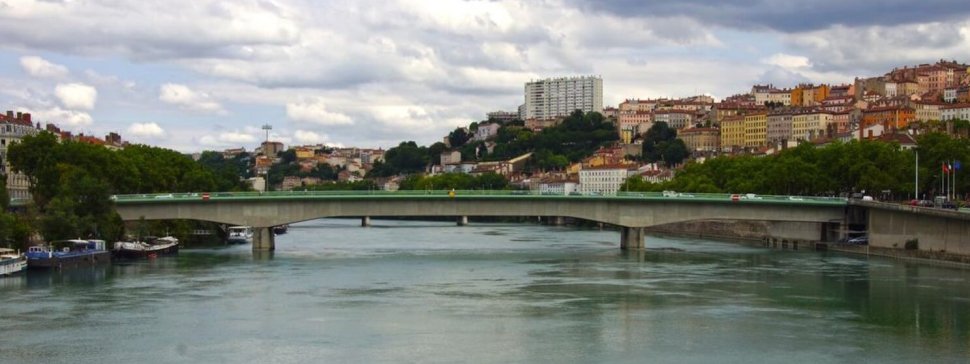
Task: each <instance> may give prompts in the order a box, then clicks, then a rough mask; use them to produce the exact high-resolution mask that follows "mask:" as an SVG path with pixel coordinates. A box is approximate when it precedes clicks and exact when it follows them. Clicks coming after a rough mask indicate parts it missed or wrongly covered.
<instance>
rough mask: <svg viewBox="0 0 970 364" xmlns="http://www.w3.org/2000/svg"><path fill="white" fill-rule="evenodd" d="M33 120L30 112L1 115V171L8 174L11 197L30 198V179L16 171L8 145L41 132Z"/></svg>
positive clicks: (7, 183) (8, 188)
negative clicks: (10, 159) (8, 157)
mask: <svg viewBox="0 0 970 364" xmlns="http://www.w3.org/2000/svg"><path fill="white" fill-rule="evenodd" d="M39 125H40V124H38V125H37V126H35V125H34V124H33V122H32V121H31V117H30V113H24V112H17V113H16V115H15V114H14V112H13V111H7V114H6V115H0V160H2V161H3V163H2V164H0V173H3V174H5V175H6V176H7V181H6V185H7V194H8V196H9V197H10V198H11V199H24V200H26V199H30V180H29V179H28V178H27V176H26V175H25V174H23V173H21V172H14V171H13V170H12V169H11V168H10V161H9V160H8V159H7V147H9V146H10V144H11V143H15V142H18V141H20V139H22V138H23V137H25V136H28V135H36V134H37V133H39V132H40V129H39V128H38V127H39Z"/></svg>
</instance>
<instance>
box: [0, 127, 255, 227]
mask: <svg viewBox="0 0 970 364" xmlns="http://www.w3.org/2000/svg"><path fill="white" fill-rule="evenodd" d="M8 158H9V161H10V163H11V165H12V168H13V169H14V170H16V171H21V172H23V173H24V174H26V175H27V177H28V178H29V179H30V181H31V194H32V195H33V203H34V204H33V205H34V206H33V208H35V209H36V210H37V213H38V214H39V215H40V216H39V217H38V218H37V219H36V220H25V221H36V223H37V226H36V228H37V229H38V230H39V231H40V232H41V233H43V234H44V237H45V238H47V239H65V238H77V237H90V236H96V237H101V238H103V239H106V240H111V239H120V238H121V234H122V233H123V227H122V225H121V220H120V218H119V217H118V215H117V214H116V213H115V212H114V207H113V204H112V202H111V200H110V196H111V195H112V194H126V193H155V192H192V191H217V190H223V191H225V190H239V189H244V188H245V187H244V186H243V185H242V184H241V183H240V182H239V178H238V177H237V176H236V175H235V174H234V173H232V174H228V173H227V174H220V173H219V172H218V171H216V170H213V169H212V168H211V167H210V166H207V165H206V163H207V162H212V163H215V162H217V159H216V158H215V157H213V156H212V155H208V156H207V159H206V161H205V162H203V163H196V162H195V161H193V160H192V159H191V158H189V157H188V156H185V155H183V154H181V153H178V152H176V151H173V150H168V149H163V148H156V147H149V146H144V145H130V146H128V147H126V148H125V149H123V150H119V151H111V150H108V149H106V148H104V147H102V146H98V145H92V144H87V143H78V142H73V141H66V142H63V143H58V142H57V139H56V138H55V137H54V135H53V134H50V133H40V134H38V135H34V136H26V137H24V138H23V139H22V140H21V141H20V142H18V143H14V144H12V145H10V147H9V149H8Z"/></svg>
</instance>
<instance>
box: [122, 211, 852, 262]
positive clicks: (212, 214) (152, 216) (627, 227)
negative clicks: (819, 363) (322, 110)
mask: <svg viewBox="0 0 970 364" xmlns="http://www.w3.org/2000/svg"><path fill="white" fill-rule="evenodd" d="M844 209H845V207H844V206H840V205H786V204H777V203H757V202H731V201H726V202H701V201H690V200H685V201H644V200H622V199H607V198H604V199H592V198H590V199H572V200H570V199H562V200H541V199H537V200H528V199H521V198H520V199H472V198H469V199H460V198H459V199H395V200H367V199H333V200H251V201H179V202H177V203H175V202H173V203H165V202H155V201H152V202H143V203H130V202H128V203H125V204H119V205H118V206H117V210H118V213H119V214H120V215H121V217H122V219H123V220H126V221H134V220H139V219H142V218H144V219H146V220H166V219H186V220H201V221H212V222H218V223H225V224H231V225H247V226H253V227H255V228H257V230H258V229H259V228H268V227H272V226H276V225H282V224H291V223H296V222H300V221H307V220H313V219H318V218H325V217H366V216H388V217H396V216H401V217H424V216H454V217H461V216H564V217H572V218H578V219H585V220H590V221H596V222H602V223H606V224H611V225H617V226H620V227H622V228H624V229H623V230H622V234H621V235H622V241H621V247H624V248H630V249H640V248H642V247H643V229H642V228H644V227H648V226H654V225H661V224H668V223H673V222H683V221H693V220H711V219H734V220H759V221H766V220H771V221H797V222H830V221H838V220H841V219H842V218H843V216H844ZM271 235H272V234H271V233H269V237H267V238H265V239H271ZM265 239H263V241H264V242H265V243H266V244H254V248H256V247H257V245H260V246H270V247H271V246H272V242H270V241H266V240H265Z"/></svg>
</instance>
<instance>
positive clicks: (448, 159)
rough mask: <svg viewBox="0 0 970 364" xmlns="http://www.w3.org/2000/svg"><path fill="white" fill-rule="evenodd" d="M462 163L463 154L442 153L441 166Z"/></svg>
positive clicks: (455, 152) (456, 151) (451, 151)
mask: <svg viewBox="0 0 970 364" xmlns="http://www.w3.org/2000/svg"><path fill="white" fill-rule="evenodd" d="M458 163H461V152H459V151H458V150H447V151H444V152H442V153H441V165H446V164H458Z"/></svg>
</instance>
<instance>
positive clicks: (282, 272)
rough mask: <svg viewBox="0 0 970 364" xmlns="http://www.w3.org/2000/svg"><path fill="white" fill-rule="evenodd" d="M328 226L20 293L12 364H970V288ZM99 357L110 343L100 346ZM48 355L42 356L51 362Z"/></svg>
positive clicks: (803, 265)
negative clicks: (261, 246) (267, 244)
mask: <svg viewBox="0 0 970 364" xmlns="http://www.w3.org/2000/svg"><path fill="white" fill-rule="evenodd" d="M358 223H359V222H358V221H356V220H318V221H310V222H306V223H301V224H295V225H292V226H291V227H290V229H289V233H288V234H286V235H281V236H278V237H277V251H276V252H273V253H266V254H256V255H254V254H252V252H250V250H249V247H248V246H230V247H227V248H220V249H207V250H186V251H183V252H182V253H181V254H180V255H179V256H177V257H162V258H159V259H154V260H146V261H134V262H123V263H116V264H114V265H111V266H102V267H93V268H82V269H76V270H70V271H64V272H57V271H53V272H33V271H31V272H29V274H26V275H21V276H14V277H5V278H0V307H2V308H3V310H2V314H0V332H15V333H16V335H0V348H2V350H0V352H2V355H4V360H3V361H4V362H37V361H44V362H77V361H81V362H91V361H96V362H108V363H111V362H118V363H122V362H125V363H127V362H132V361H138V362H303V361H326V362H387V363H391V362H393V363H398V362H449V363H450V362H476V363H480V362H501V363H506V362H550V361H554V362H582V363H585V362H645V361H646V362H744V363H748V362H812V363H816V362H860V361H866V362H885V361H902V362H916V361H920V362H924V361H929V362H963V361H965V360H966V358H967V357H968V355H970V352H968V349H967V348H968V347H970V345H968V343H970V273H968V270H965V269H956V268H945V267H937V266H930V265H921V264H910V263H903V262H898V261H893V260H888V259H881V258H871V259H867V258H865V257H859V256H847V255H841V254H837V253H814V252H804V251H800V252H788V251H772V250H765V249H761V248H754V247H748V246H742V245H736V244H731V243H722V242H716V241H707V240H697V239H668V238H656V237H648V242H647V245H648V247H649V248H650V249H648V250H646V251H641V252H625V251H620V250H619V249H618V247H617V245H618V244H617V243H616V242H618V241H619V236H618V233H616V232H613V231H599V230H575V229H570V228H564V227H549V226H535V225H518V224H473V225H471V226H465V227H457V226H454V223H452V222H441V223H436V222H417V221H415V222H402V221H376V220H375V221H373V223H374V225H375V226H373V227H370V228H360V227H358V226H357V225H358ZM91 338H97V339H96V340H92V339H91ZM39 347H42V348H43V349H42V350H39V349H38V348H39Z"/></svg>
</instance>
